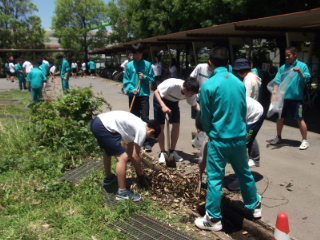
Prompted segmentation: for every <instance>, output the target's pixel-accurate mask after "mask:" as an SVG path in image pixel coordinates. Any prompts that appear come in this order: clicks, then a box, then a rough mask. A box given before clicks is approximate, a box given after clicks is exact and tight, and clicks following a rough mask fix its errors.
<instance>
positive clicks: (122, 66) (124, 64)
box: [120, 59, 129, 73]
mask: <svg viewBox="0 0 320 240" xmlns="http://www.w3.org/2000/svg"><path fill="white" fill-rule="evenodd" d="M128 62H129V60H128V59H127V60H125V61H124V62H123V63H122V64H121V66H120V67H121V68H123V73H124V70H125V67H126V65H127V63H128Z"/></svg>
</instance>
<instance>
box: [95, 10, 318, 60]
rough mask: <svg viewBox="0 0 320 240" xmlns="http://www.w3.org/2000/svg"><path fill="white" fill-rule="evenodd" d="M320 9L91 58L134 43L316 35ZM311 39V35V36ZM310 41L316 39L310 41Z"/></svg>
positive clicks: (100, 51) (164, 38)
mask: <svg viewBox="0 0 320 240" xmlns="http://www.w3.org/2000/svg"><path fill="white" fill-rule="evenodd" d="M319 16H320V8H315V9H311V10H308V11H301V12H295V13H289V14H283V15H276V16H271V17H264V18H258V19H252V20H244V21H239V22H232V23H225V24H220V25H217V26H212V27H207V28H199V29H193V30H188V31H182V32H177V33H171V34H167V35H161V36H155V37H150V38H145V39H141V40H134V41H131V42H126V43H119V44H116V45H113V46H109V47H104V48H101V49H96V50H94V51H91V52H89V53H90V54H112V53H123V52H125V51H126V50H130V49H131V45H132V44H133V43H135V42H141V43H143V45H145V46H151V47H152V46H167V45H168V44H169V45H175V44H186V43H191V42H208V41H213V40H217V39H230V38H278V37H285V35H286V33H287V32H290V33H299V34H304V35H308V34H313V33H316V32H320V18H319ZM310 36H311V35H310ZM310 39H313V38H312V37H310Z"/></svg>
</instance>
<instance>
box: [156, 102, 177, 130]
mask: <svg viewBox="0 0 320 240" xmlns="http://www.w3.org/2000/svg"><path fill="white" fill-rule="evenodd" d="M162 101H163V102H164V104H165V105H166V106H167V107H168V108H170V110H171V117H170V123H180V108H179V102H172V101H169V100H167V99H164V98H162ZM153 109H154V119H155V120H157V122H158V123H159V124H160V125H164V124H165V116H164V113H163V111H162V107H161V106H160V104H159V102H158V100H157V98H156V97H154V99H153ZM167 118H168V117H167Z"/></svg>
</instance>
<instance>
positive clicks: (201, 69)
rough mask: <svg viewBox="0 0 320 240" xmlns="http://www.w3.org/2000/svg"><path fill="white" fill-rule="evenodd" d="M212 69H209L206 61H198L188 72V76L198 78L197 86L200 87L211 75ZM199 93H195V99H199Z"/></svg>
mask: <svg viewBox="0 0 320 240" xmlns="http://www.w3.org/2000/svg"><path fill="white" fill-rule="evenodd" d="M211 73H212V71H209V69H208V64H207V63H200V64H198V65H197V66H196V68H195V69H194V70H193V71H192V73H191V74H190V77H193V78H195V79H197V80H198V82H199V87H200V88H201V86H202V84H203V83H204V82H205V81H207V80H208V79H209V77H210V75H211ZM199 96H200V94H199V93H198V94H197V101H199Z"/></svg>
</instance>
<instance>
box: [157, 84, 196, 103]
mask: <svg viewBox="0 0 320 240" xmlns="http://www.w3.org/2000/svg"><path fill="white" fill-rule="evenodd" d="M183 83H184V81H183V80H181V79H176V78H169V79H167V80H165V81H163V82H162V83H160V84H159V86H158V90H159V93H160V96H161V97H162V98H164V99H167V100H169V101H172V102H178V101H180V100H184V99H187V103H188V104H190V105H191V106H194V105H196V104H197V101H196V95H193V96H192V97H189V98H187V97H186V96H185V95H184V94H182V93H181V87H182V86H183Z"/></svg>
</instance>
